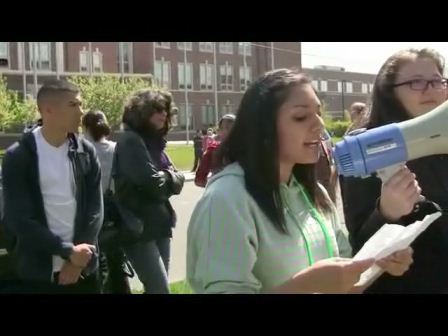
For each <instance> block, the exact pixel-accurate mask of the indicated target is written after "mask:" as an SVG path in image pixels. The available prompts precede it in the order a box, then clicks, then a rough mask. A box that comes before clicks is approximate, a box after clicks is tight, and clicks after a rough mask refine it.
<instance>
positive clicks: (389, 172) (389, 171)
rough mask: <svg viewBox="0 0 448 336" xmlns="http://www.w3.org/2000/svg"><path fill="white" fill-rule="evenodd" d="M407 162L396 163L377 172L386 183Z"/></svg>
mask: <svg viewBox="0 0 448 336" xmlns="http://www.w3.org/2000/svg"><path fill="white" fill-rule="evenodd" d="M405 164H406V162H400V163H397V164H394V165H393V166H389V167H386V168H383V169H380V170H378V171H377V172H376V173H377V175H378V177H379V178H380V179H381V181H382V182H383V183H386V182H387V181H389V179H390V178H391V177H392V176H394V175H395V173H396V172H397V171H399V170H400V169H401V168H402V167H403V166H404V165H405Z"/></svg>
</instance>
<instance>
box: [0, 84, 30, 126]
mask: <svg viewBox="0 0 448 336" xmlns="http://www.w3.org/2000/svg"><path fill="white" fill-rule="evenodd" d="M36 118H37V105H36V102H35V101H34V100H33V99H32V98H30V99H26V100H25V101H24V100H23V99H22V98H20V97H19V95H18V92H17V91H13V90H8V88H7V85H6V79H5V78H4V77H0V129H1V131H3V132H21V131H22V130H23V127H24V126H25V125H27V124H29V123H31V122H33V121H34V120H36Z"/></svg>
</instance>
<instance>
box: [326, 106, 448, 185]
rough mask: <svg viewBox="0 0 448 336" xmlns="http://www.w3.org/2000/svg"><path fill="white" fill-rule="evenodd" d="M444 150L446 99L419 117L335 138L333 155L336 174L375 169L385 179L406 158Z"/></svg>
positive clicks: (446, 147)
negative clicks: (338, 138)
mask: <svg viewBox="0 0 448 336" xmlns="http://www.w3.org/2000/svg"><path fill="white" fill-rule="evenodd" d="M435 154H448V101H446V102H445V103H443V104H441V105H439V106H438V107H436V108H435V109H434V110H432V111H430V112H428V113H426V114H424V115H421V116H419V117H416V118H413V119H410V120H406V121H403V122H400V123H393V124H388V125H384V126H381V127H377V128H373V129H369V130H365V129H363V130H358V131H357V132H356V133H355V134H354V135H348V136H346V137H344V139H343V140H342V141H340V142H338V143H337V144H336V146H335V149H334V158H335V161H336V166H337V169H338V172H339V174H340V175H343V176H354V177H366V176H369V175H371V174H372V173H375V172H377V173H378V176H379V177H380V178H381V179H382V181H383V183H385V182H387V181H388V180H389V179H390V178H391V177H392V176H394V175H395V174H396V172H397V171H399V170H400V168H401V167H402V166H404V165H405V163H406V162H407V161H409V160H414V159H418V158H421V157H424V156H429V155H435Z"/></svg>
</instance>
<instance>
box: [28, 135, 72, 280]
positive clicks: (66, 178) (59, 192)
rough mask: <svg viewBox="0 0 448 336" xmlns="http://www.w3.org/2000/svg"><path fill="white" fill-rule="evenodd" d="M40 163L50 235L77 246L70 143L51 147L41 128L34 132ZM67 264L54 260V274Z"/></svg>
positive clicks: (41, 187)
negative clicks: (74, 238)
mask: <svg viewBox="0 0 448 336" xmlns="http://www.w3.org/2000/svg"><path fill="white" fill-rule="evenodd" d="M33 134H34V137H35V139H36V147H37V157H38V160H39V182H40V189H41V192H42V196H43V199H44V208H45V215H46V217H47V222H48V226H49V228H50V231H51V232H52V233H53V234H55V235H56V236H58V237H60V238H61V239H62V241H64V242H73V235H74V227H75V215H76V196H75V189H76V187H75V179H74V175H73V169H72V165H71V162H70V159H69V157H68V141H66V142H65V143H64V144H63V145H61V146H59V147H54V146H52V145H50V144H49V143H48V142H47V141H46V140H45V138H44V137H43V135H42V130H41V128H40V127H38V128H36V129H35V130H33ZM63 264H64V260H63V259H62V258H61V257H60V256H56V255H54V256H53V272H59V271H60V270H61V268H62V265H63Z"/></svg>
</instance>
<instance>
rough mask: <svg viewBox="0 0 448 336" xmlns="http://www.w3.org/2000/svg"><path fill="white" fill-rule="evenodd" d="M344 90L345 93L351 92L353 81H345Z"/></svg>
mask: <svg viewBox="0 0 448 336" xmlns="http://www.w3.org/2000/svg"><path fill="white" fill-rule="evenodd" d="M345 92H347V93H352V92H353V83H351V82H347V83H345Z"/></svg>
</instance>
